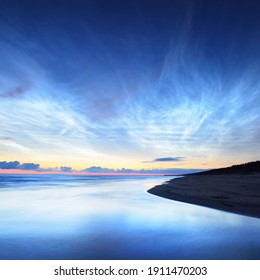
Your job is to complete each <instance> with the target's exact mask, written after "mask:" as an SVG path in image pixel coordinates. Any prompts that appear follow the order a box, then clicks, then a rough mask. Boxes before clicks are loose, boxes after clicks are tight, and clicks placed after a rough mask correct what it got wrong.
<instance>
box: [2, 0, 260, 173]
mask: <svg viewBox="0 0 260 280" xmlns="http://www.w3.org/2000/svg"><path fill="white" fill-rule="evenodd" d="M259 14H260V2H258V1H253V0H252V1H250V0H247V1H239V0H234V1H233V0H229V1H219V0H218V1H206V0H205V1H203V0H201V1H185V0H184V1H174V0H171V1H168V0H164V1H142V0H138V1H137V0H136V1H135V0H125V1H114V0H112V1H105V0H103V1H99V0H93V1H87V0H86V1H83V0H82V1H78V0H73V1H66V0H64V1H56V0H54V1H53V0H52V1H49V0H47V1H24V0H20V1H18V0H17V1H12V0H8V1H1V2H0V55H1V59H0V125H1V127H0V143H1V150H0V161H6V162H14V161H19V163H20V162H21V163H23V164H24V165H22V164H21V165H19V166H22V167H24V168H25V169H28V168H29V167H30V166H31V167H33V169H35V166H36V165H37V166H38V164H40V166H41V167H42V168H55V167H57V166H60V167H61V168H60V170H62V168H63V169H64V170H65V171H71V170H83V169H86V168H89V167H91V166H93V167H96V168H100V166H102V168H107V170H110V169H115V168H120V169H121V168H130V169H135V170H139V169H153V168H159V169H164V168H165V169H167V168H178V167H179V168H187V169H188V168H211V167H220V166H228V165H230V164H236V163H242V162H247V161H252V160H257V159H259V151H260V149H259V140H260V117H259V115H260V114H259V112H260V78H259V77H260V51H259V46H260V17H259ZM6 164H7V163H6ZM26 164H27V165H26ZM28 164H29V165H28ZM30 164H31V165H30ZM22 167H21V169H22Z"/></svg>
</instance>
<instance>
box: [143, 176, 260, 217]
mask: <svg viewBox="0 0 260 280" xmlns="http://www.w3.org/2000/svg"><path fill="white" fill-rule="evenodd" d="M148 192H149V193H151V194H154V195H157V196H160V197H164V198H168V199H172V200H177V201H182V202H186V203H192V204H196V205H201V206H206V207H210V208H214V209H218V210H223V211H229V212H232V213H237V214H242V215H247V216H252V217H257V218H260V174H251V175H203V176H202V175H200V176H198V175H189V176H184V177H180V178H175V179H172V180H170V181H168V182H166V183H165V184H163V185H160V186H155V187H154V188H152V189H150V190H148Z"/></svg>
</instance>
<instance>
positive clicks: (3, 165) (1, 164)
mask: <svg viewBox="0 0 260 280" xmlns="http://www.w3.org/2000/svg"><path fill="white" fill-rule="evenodd" d="M19 165H20V162H19V161H9V162H7V161H0V169H17V168H18V166H19Z"/></svg>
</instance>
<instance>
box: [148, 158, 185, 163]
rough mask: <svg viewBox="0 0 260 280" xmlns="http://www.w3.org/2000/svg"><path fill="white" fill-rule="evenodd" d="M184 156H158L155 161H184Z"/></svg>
mask: <svg viewBox="0 0 260 280" xmlns="http://www.w3.org/2000/svg"><path fill="white" fill-rule="evenodd" d="M183 159H184V158H183V157H164V158H156V159H154V160H153V162H156V161H183Z"/></svg>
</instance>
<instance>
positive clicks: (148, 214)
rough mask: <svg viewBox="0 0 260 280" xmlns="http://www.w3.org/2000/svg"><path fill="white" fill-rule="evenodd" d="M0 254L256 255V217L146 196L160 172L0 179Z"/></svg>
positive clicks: (259, 247) (259, 223)
mask: <svg viewBox="0 0 260 280" xmlns="http://www.w3.org/2000/svg"><path fill="white" fill-rule="evenodd" d="M0 180H1V181H0V182H1V183H0V186H1V187H0V248H1V251H0V258H1V259H259V258H260V236H259V231H260V219H256V218H249V217H244V216H240V215H235V214H230V213H225V212H221V211H217V210H212V209H208V208H205V207H199V206H194V205H189V204H185V203H180V202H175V201H170V200H167V199H164V198H159V197H156V196H153V195H150V194H148V193H147V192H146V190H147V189H149V188H150V187H152V186H154V185H157V184H160V183H161V182H163V181H165V177H155V178H151V177H150V178H145V177H139V178H138V177H130V178H129V177H86V176H79V177H76V176H57V175H56V176H53V175H48V176H46V175H45V176H30V175H26V176H17V175H12V176H7V175H3V176H1V177H0Z"/></svg>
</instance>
